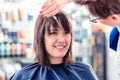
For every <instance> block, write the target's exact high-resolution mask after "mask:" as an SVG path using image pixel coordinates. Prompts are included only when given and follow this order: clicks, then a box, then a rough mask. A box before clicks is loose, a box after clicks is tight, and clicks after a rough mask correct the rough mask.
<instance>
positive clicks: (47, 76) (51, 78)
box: [10, 11, 98, 80]
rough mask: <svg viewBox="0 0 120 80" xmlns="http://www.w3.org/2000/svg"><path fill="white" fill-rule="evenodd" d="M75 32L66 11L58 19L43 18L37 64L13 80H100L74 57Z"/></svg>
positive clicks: (37, 34)
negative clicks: (74, 59)
mask: <svg viewBox="0 0 120 80" xmlns="http://www.w3.org/2000/svg"><path fill="white" fill-rule="evenodd" d="M72 42H73V30H72V25H71V21H70V17H69V16H68V15H67V14H66V13H65V12H63V11H61V12H59V13H57V14H56V15H55V16H54V17H50V18H46V17H43V16H42V15H39V16H38V18H37V21H36V25H35V31H34V51H35V54H36V57H35V60H36V62H35V63H32V64H30V65H28V66H26V67H24V68H23V69H22V70H20V71H19V72H17V73H15V74H14V75H13V76H12V77H11V79H10V80H98V78H97V76H96V75H95V73H94V71H93V70H92V68H91V67H90V66H89V65H87V64H84V63H82V62H75V61H73V58H72V54H73V53H72Z"/></svg>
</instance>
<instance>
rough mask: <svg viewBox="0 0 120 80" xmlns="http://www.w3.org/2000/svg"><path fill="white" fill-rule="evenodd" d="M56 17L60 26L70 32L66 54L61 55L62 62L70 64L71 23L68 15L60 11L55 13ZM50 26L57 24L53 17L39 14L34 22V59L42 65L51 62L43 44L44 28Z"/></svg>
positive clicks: (71, 60)
mask: <svg viewBox="0 0 120 80" xmlns="http://www.w3.org/2000/svg"><path fill="white" fill-rule="evenodd" d="M55 17H56V19H57V20H58V21H59V23H60V24H61V26H62V27H63V29H64V30H65V31H68V32H70V33H71V36H72V37H71V38H72V39H71V45H70V48H69V49H68V51H67V53H66V55H65V56H64V57H63V64H65V65H67V64H71V63H72V62H73V57H72V41H73V31H72V25H71V22H70V19H69V18H68V15H67V14H66V13H65V12H63V11H61V12H59V13H57V14H56V15H55ZM50 26H53V27H54V28H55V27H57V26H59V24H58V22H57V21H56V20H55V19H54V17H50V18H46V17H43V16H42V15H39V16H38V18H37V21H36V24H35V29H34V52H35V60H37V62H39V63H40V64H41V65H42V66H46V67H50V65H51V63H50V61H49V58H48V55H47V54H48V53H47V51H46V49H45V45H44V43H45V42H44V34H45V30H48V31H47V32H48V34H49V29H50Z"/></svg>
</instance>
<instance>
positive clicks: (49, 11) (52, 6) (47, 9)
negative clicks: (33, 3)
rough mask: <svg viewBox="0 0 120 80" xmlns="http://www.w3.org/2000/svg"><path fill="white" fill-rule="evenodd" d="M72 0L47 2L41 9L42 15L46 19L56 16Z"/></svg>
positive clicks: (48, 0) (49, 0) (50, 0)
mask: <svg viewBox="0 0 120 80" xmlns="http://www.w3.org/2000/svg"><path fill="white" fill-rule="evenodd" d="M69 2H71V0H47V1H46V2H45V3H44V4H43V6H42V9H41V11H40V12H41V14H42V15H44V16H46V17H51V16H54V15H55V14H56V13H57V12H59V11H60V10H61V9H62V8H63V7H64V6H65V5H66V4H67V3H69Z"/></svg>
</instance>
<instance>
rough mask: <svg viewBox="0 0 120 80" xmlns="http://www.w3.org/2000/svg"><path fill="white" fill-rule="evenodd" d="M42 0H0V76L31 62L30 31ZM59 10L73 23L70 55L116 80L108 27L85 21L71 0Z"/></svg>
mask: <svg viewBox="0 0 120 80" xmlns="http://www.w3.org/2000/svg"><path fill="white" fill-rule="evenodd" d="M44 2H45V0H0V80H9V78H10V77H11V75H13V74H14V73H15V72H16V71H18V70H20V69H21V68H22V67H24V66H25V65H27V64H30V63H33V62H34V54H33V33H34V25H35V21H36V17H37V16H38V15H39V14H40V9H41V6H42V4H43V3H44ZM63 10H65V11H66V12H67V13H69V14H70V16H71V18H72V24H73V26H74V37H75V38H74V44H73V46H74V47H73V51H74V58H75V60H77V61H83V62H85V63H88V64H91V65H92V67H93V69H94V71H95V72H96V74H97V76H98V77H99V80H119V77H120V72H119V71H118V70H117V69H118V68H117V67H118V66H117V65H116V64H117V62H116V59H115V57H116V53H115V52H114V51H112V50H110V49H109V47H108V45H109V44H108V39H109V33H110V31H111V29H112V28H111V27H109V26H105V25H102V24H100V23H96V24H93V23H91V22H90V21H89V12H88V11H87V10H86V9H85V8H84V7H83V6H81V7H80V6H77V5H75V4H74V3H70V4H68V5H66V6H65V7H64V8H63Z"/></svg>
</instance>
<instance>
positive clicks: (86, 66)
mask: <svg viewBox="0 0 120 80" xmlns="http://www.w3.org/2000/svg"><path fill="white" fill-rule="evenodd" d="M72 66H73V67H75V68H83V69H89V67H91V65H90V64H87V63H84V62H81V61H76V62H74V63H73V64H72Z"/></svg>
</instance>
